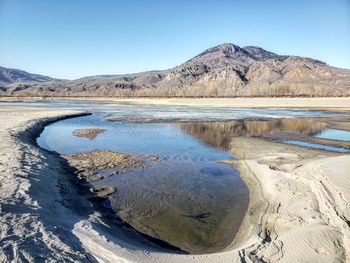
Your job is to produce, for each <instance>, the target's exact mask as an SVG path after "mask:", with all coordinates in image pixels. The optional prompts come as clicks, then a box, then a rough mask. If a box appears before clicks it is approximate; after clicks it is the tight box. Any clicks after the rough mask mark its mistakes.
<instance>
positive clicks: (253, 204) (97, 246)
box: [0, 107, 350, 262]
mask: <svg viewBox="0 0 350 263" xmlns="http://www.w3.org/2000/svg"><path fill="white" fill-rule="evenodd" d="M72 113H75V112H72V111H62V110H47V109H46V110H45V109H30V108H18V107H17V108H16V107H8V108H5V107H2V108H1V109H0V119H1V123H2V125H1V127H0V136H1V138H2V140H1V142H0V146H1V147H0V169H1V170H0V171H1V184H0V192H1V195H0V208H1V210H0V211H1V218H0V245H1V246H0V247H1V248H0V259H1V261H4V262H6V261H21V260H22V261H23V260H31V261H35V260H40V259H42V258H51V259H55V260H62V261H75V262H95V261H97V260H98V261H103V262H118V261H123V262H242V261H245V262H256V261H262V260H264V261H269V262H276V261H278V260H279V261H281V262H296V261H298V262H310V261H317V262H332V261H338V262H346V261H349V260H350V255H349V251H350V247H349V244H350V233H349V231H350V230H349V229H350V227H349V226H350V221H349V218H350V207H349V204H350V180H349V176H350V175H349V171H350V155H349V154H339V153H329V152H325V151H319V150H308V149H304V148H301V147H298V146H292V145H286V144H281V143H276V142H271V141H266V140H262V139H257V138H234V139H232V141H231V147H232V149H239V151H237V150H233V153H234V154H235V155H236V156H238V157H239V158H240V161H235V162H234V163H232V164H233V165H235V166H237V167H238V168H239V169H240V170H241V174H242V178H243V179H244V180H245V181H246V182H247V184H248V186H249V189H250V199H251V201H250V205H249V209H248V212H247V214H246V217H245V219H244V223H243V224H242V226H241V228H240V232H239V234H238V236H237V237H236V239H235V241H234V242H233V243H232V244H231V245H230V246H229V247H228V248H227V249H226V250H225V251H223V252H220V253H214V254H209V255H181V254H176V253H171V252H164V250H161V249H156V248H150V247H147V245H146V244H144V245H140V243H137V244H135V243H132V242H131V241H126V239H124V238H121V236H119V237H118V235H117V236H116V235H112V234H111V233H110V231H111V229H110V228H109V227H108V228H106V226H105V225H104V224H103V222H102V221H101V219H100V217H99V216H98V215H96V214H94V213H93V212H92V211H91V208H89V205H88V203H87V202H86V201H85V200H84V198H81V197H80V195H79V194H77V193H76V190H75V188H74V187H73V185H72V183H70V180H69V177H68V174H67V172H66V171H65V165H64V163H62V162H60V161H59V159H57V157H55V156H54V155H52V154H47V153H46V151H44V150H41V149H39V148H38V147H37V146H36V145H35V142H34V140H33V136H37V135H38V133H40V130H41V129H42V127H43V124H44V123H45V122H47V121H48V118H49V120H51V121H52V120H55V119H57V118H59V117H61V116H62V115H68V114H72ZM9 149H11V151H9ZM58 182H59V183H58ZM73 207H74V209H73ZM87 211H89V213H87ZM125 238H127V237H125Z"/></svg>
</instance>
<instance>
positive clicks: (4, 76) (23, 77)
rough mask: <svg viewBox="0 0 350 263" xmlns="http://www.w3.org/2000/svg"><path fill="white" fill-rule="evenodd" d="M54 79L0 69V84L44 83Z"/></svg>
mask: <svg viewBox="0 0 350 263" xmlns="http://www.w3.org/2000/svg"><path fill="white" fill-rule="evenodd" d="M52 80H55V79H54V78H50V77H48V76H43V75H39V74H32V73H28V72H26V71H23V70H19V69H12V68H4V67H0V84H2V85H3V84H11V83H19V82H21V83H24V82H45V81H52Z"/></svg>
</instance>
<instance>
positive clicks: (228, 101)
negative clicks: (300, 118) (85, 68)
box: [0, 97, 350, 110]
mask: <svg viewBox="0 0 350 263" xmlns="http://www.w3.org/2000/svg"><path fill="white" fill-rule="evenodd" d="M42 99H43V98H41V97H33V98H32V97H0V101H9V102H11V101H31V100H42ZM45 99H64V100H96V101H104V102H114V103H115V102H117V103H132V104H146V105H173V106H194V107H233V108H310V109H333V110H350V97H322V98H302V97H301V98H111V97H53V98H45Z"/></svg>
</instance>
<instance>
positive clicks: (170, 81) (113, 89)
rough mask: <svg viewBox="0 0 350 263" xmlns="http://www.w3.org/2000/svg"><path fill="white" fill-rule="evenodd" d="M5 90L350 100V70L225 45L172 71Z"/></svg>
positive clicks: (6, 90) (24, 85) (10, 86)
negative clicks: (344, 98) (336, 98)
mask: <svg viewBox="0 0 350 263" xmlns="http://www.w3.org/2000/svg"><path fill="white" fill-rule="evenodd" d="M39 76H40V75H39ZM1 90H2V91H1ZM1 90H0V94H13V95H48V96H50V95H55V96H59V95H65V96H73V95H74V96H195V97H198V96H224V97H232V96H350V70H348V69H339V68H335V67H331V66H329V65H327V64H325V63H324V62H321V61H318V60H315V59H311V58H306V57H298V56H285V55H278V54H275V53H273V52H270V51H267V50H264V49H262V48H260V47H254V46H247V47H243V48H241V47H239V46H237V45H234V44H231V43H225V44H222V45H218V46H216V47H213V48H209V49H207V50H205V51H204V52H202V53H200V54H199V55H197V56H195V57H194V58H192V59H190V60H188V61H187V62H185V63H183V64H181V65H179V66H176V67H174V68H172V69H168V70H163V71H150V72H142V73H136V74H128V75H109V76H91V77H85V78H81V79H77V80H73V81H67V82H38V81H37V82H36V83H31V84H28V83H21V84H19V83H12V84H8V85H5V86H3V87H2V89H1Z"/></svg>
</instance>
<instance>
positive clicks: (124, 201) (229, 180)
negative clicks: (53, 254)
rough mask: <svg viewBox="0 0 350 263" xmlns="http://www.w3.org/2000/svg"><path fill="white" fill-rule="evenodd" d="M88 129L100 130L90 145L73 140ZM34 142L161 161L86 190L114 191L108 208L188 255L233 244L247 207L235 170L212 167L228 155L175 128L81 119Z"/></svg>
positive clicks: (98, 117) (47, 146)
mask: <svg viewBox="0 0 350 263" xmlns="http://www.w3.org/2000/svg"><path fill="white" fill-rule="evenodd" d="M91 127H99V128H103V129H106V131H105V132H104V133H102V134H100V135H98V136H97V137H96V139H95V140H89V139H86V138H80V137H76V136H74V135H72V132H73V131H74V130H76V129H82V128H91ZM38 144H39V145H40V146H41V147H43V148H45V149H48V150H51V151H56V152H58V153H60V154H70V153H79V152H84V151H92V150H99V149H104V150H106V149H107V150H113V151H118V152H127V153H141V154H153V155H154V154H155V155H157V156H160V157H165V158H166V159H165V160H163V161H161V162H159V163H155V164H153V165H152V166H151V167H149V168H146V169H139V168H138V169H136V168H133V169H128V170H127V173H123V174H118V175H115V176H111V177H107V178H105V179H103V180H100V181H98V182H94V183H92V184H93V185H94V186H102V185H112V186H115V187H116V189H117V192H116V193H115V194H114V195H113V197H112V198H111V200H110V202H111V206H112V208H113V209H114V210H115V211H116V213H117V215H118V216H119V217H120V218H122V219H123V220H124V221H126V222H127V223H129V224H130V225H131V226H133V227H134V228H135V229H137V230H139V231H140V232H142V233H145V234H148V235H150V236H152V237H155V238H158V239H161V240H164V241H167V242H169V243H170V244H172V245H174V246H177V247H180V248H182V249H184V250H186V251H190V252H192V253H205V252H214V251H218V250H221V249H223V248H225V247H226V246H227V245H228V244H229V243H231V242H232V241H233V238H234V236H235V233H236V232H237V231H238V228H239V226H240V224H241V221H242V219H243V217H244V214H245V210H246V208H247V206H248V201H249V194H248V189H247V187H246V185H245V184H244V183H243V181H242V180H241V179H240V177H239V172H238V171H237V170H236V169H234V168H233V166H231V165H228V164H223V163H219V162H218V161H220V160H232V159H233V156H232V155H230V154H229V153H228V152H226V151H223V150H220V149H217V148H215V147H212V146H209V145H208V144H206V143H204V142H203V141H201V140H199V139H198V138H196V137H194V136H192V135H189V134H188V133H186V132H185V131H184V130H183V129H181V127H179V126H178V125H177V124H172V123H147V124H141V123H119V122H106V121H104V120H103V116H102V115H91V116H84V117H78V118H73V119H67V120H62V121H59V122H56V123H54V124H51V125H49V126H47V127H46V128H45V130H44V132H43V133H42V135H41V136H40V137H39V138H38ZM102 172H103V171H102Z"/></svg>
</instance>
